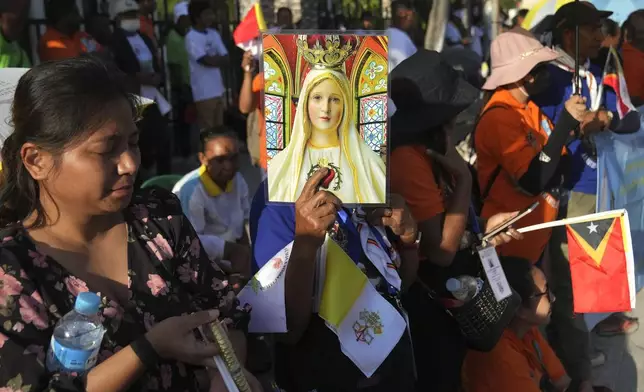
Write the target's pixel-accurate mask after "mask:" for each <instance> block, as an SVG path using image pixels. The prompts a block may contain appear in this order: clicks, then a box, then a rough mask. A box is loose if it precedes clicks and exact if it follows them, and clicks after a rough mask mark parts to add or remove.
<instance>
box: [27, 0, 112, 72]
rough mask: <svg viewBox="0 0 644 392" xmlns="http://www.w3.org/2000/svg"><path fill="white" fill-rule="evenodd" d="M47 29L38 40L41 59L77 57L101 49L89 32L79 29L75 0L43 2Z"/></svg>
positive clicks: (79, 17) (79, 19)
mask: <svg viewBox="0 0 644 392" xmlns="http://www.w3.org/2000/svg"><path fill="white" fill-rule="evenodd" d="M45 15H46V17H47V30H46V31H45V34H44V35H43V36H42V38H41V40H40V48H39V51H38V54H39V56H40V60H41V61H52V60H62V59H68V58H73V57H78V56H80V55H81V54H83V53H93V52H98V51H100V50H101V45H99V43H98V42H96V40H95V39H94V38H93V37H92V36H91V35H89V34H87V33H86V32H84V31H80V24H81V16H80V13H79V11H78V8H77V7H76V1H75V0H49V1H48V2H47V3H46V4H45Z"/></svg>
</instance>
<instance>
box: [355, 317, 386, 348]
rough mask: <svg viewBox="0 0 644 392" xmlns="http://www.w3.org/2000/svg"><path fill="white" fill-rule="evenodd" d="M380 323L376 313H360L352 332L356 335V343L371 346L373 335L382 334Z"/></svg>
mask: <svg viewBox="0 0 644 392" xmlns="http://www.w3.org/2000/svg"><path fill="white" fill-rule="evenodd" d="M382 329H383V325H382V321H381V320H380V314H378V312H370V311H368V310H367V309H365V310H363V311H362V312H360V318H359V320H357V321H356V322H355V323H353V332H354V333H355V334H356V341H358V342H362V343H366V344H371V342H373V340H374V335H380V334H382Z"/></svg>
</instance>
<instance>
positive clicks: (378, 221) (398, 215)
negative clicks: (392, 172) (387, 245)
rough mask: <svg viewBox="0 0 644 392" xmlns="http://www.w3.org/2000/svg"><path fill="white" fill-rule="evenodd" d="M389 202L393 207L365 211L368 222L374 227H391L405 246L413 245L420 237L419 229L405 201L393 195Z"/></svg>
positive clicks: (399, 196)
mask: <svg viewBox="0 0 644 392" xmlns="http://www.w3.org/2000/svg"><path fill="white" fill-rule="evenodd" d="M389 200H390V205H391V207H388V208H374V209H370V210H368V211H367V210H365V212H366V213H367V222H369V224H371V225H373V226H385V227H389V228H390V229H391V231H393V233H394V234H395V235H397V236H399V237H400V240H401V241H402V242H403V243H404V244H405V245H411V244H413V243H414V242H416V238H417V237H418V229H417V227H416V222H415V221H414V218H412V216H411V213H410V212H409V209H408V208H407V203H405V199H404V198H403V197H402V196H401V195H398V194H391V195H390V196H389Z"/></svg>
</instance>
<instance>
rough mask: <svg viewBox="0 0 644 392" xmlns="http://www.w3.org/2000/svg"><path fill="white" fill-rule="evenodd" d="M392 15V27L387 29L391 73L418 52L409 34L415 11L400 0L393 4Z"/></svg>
mask: <svg viewBox="0 0 644 392" xmlns="http://www.w3.org/2000/svg"><path fill="white" fill-rule="evenodd" d="M391 14H392V15H393V16H392V26H391V27H390V28H388V29H387V36H388V37H389V72H391V71H392V70H393V69H394V68H396V66H398V64H400V63H401V62H403V61H404V60H405V59H406V58H407V57H410V56H411V55H413V54H414V53H416V51H417V50H418V48H416V45H415V44H414V42H413V41H412V40H411V38H410V37H409V34H408V32H409V30H410V29H411V27H412V26H413V23H414V10H413V9H412V8H411V7H410V6H409V5H407V3H405V2H404V1H403V0H398V1H396V2H394V3H392V4H391Z"/></svg>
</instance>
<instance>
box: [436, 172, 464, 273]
mask: <svg viewBox="0 0 644 392" xmlns="http://www.w3.org/2000/svg"><path fill="white" fill-rule="evenodd" d="M458 181H459V182H458V183H457V186H456V189H455V191H454V194H453V195H452V198H451V199H452V200H451V203H449V204H448V207H447V210H446V211H445V222H444V223H443V237H442V241H441V245H440V249H441V251H442V252H444V253H445V254H446V255H449V258H448V259H449V261H448V262H447V265H449V264H451V263H452V259H453V258H454V255H455V254H456V252H458V250H459V248H460V246H461V238H462V237H463V233H465V228H466V227H467V217H468V215H469V210H470V203H471V195H472V180H471V177H466V180H460V179H459V180H458ZM446 259H447V258H446ZM445 261H447V260H445Z"/></svg>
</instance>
